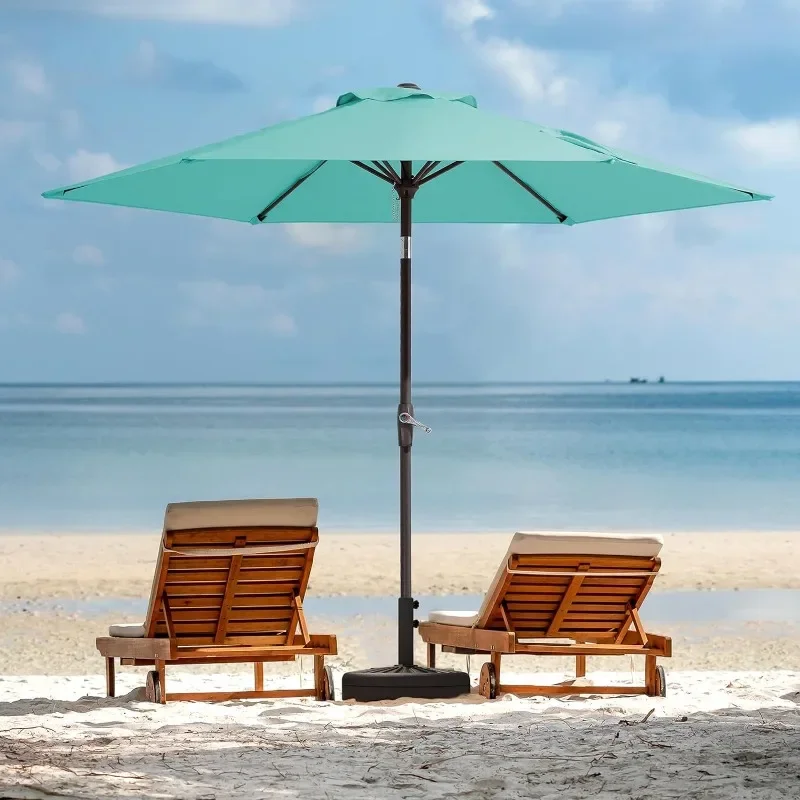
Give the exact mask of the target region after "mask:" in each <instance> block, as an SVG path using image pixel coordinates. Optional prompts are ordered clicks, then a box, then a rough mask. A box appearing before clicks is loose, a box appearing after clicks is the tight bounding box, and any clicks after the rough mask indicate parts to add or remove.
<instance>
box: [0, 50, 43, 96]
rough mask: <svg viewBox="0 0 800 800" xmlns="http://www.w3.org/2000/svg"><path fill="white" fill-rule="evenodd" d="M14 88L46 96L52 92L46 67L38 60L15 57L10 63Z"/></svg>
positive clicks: (25, 92) (9, 67)
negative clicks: (24, 59)
mask: <svg viewBox="0 0 800 800" xmlns="http://www.w3.org/2000/svg"><path fill="white" fill-rule="evenodd" d="M8 71H9V72H10V73H11V80H12V83H13V85H14V88H15V89H16V90H17V91H18V92H21V93H23V94H32V95H35V96H36V97H46V96H47V95H48V94H50V83H49V81H48V80H47V74H46V73H45V71H44V67H43V66H42V65H41V64H39V63H38V62H36V61H23V60H21V59H15V60H13V61H11V62H10V63H9V64H8Z"/></svg>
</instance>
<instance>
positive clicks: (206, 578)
mask: <svg viewBox="0 0 800 800" xmlns="http://www.w3.org/2000/svg"><path fill="white" fill-rule="evenodd" d="M316 525H317V501H316V500H314V499H300V500H230V501H221V502H201V503H172V504H170V505H168V506H167V511H166V515H165V518H164V533H163V536H162V538H161V547H160V550H159V554H158V559H157V561H156V569H155V576H154V578H153V588H152V591H151V593H150V603H149V606H148V609H147V616H146V619H145V622H144V625H112V626H111V628H110V630H109V634H110V635H109V636H107V637H101V638H99V639H98V640H97V649H98V650H99V651H100V654H101V655H102V656H103V657H104V658H105V660H106V687H107V691H108V696H109V697H113V696H114V659H115V658H119V659H120V661H121V663H122V664H126V665H133V666H141V665H146V666H153V667H155V669H154V670H152V671H150V672H149V673H148V675H147V685H146V690H147V699H148V700H150V701H152V702H156V703H166V702H167V699H169V700H233V699H245V698H262V697H286V696H312V697H316V698H318V699H320V700H327V699H333V680H332V675H331V673H330V668H327V667H325V663H324V659H325V656H327V655H335V654H336V637H335V636H321V635H313V634H310V633H309V631H308V625H307V624H306V618H305V614H304V612H303V597H304V595H305V591H306V586H307V584H308V577H309V573H310V572H311V563H312V560H313V557H314V548H315V547H316V545H317V540H318V532H317V527H316ZM304 655H310V656H313V657H314V688H313V689H299V688H298V689H281V690H271V691H264V666H263V665H264V662H266V661H292V660H294V659H296V658H297V657H298V656H304ZM236 662H252V663H253V664H254V671H255V689H254V690H253V691H241V692H224V693H223V692H192V693H173V692H169V693H168V692H167V687H166V666H167V664H231V663H236Z"/></svg>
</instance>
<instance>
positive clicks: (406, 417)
mask: <svg viewBox="0 0 800 800" xmlns="http://www.w3.org/2000/svg"><path fill="white" fill-rule="evenodd" d="M398 419H399V420H400V422H402V423H403V425H411V426H412V427H414V428H422V430H424V431H425V433H430V432H431V429H430V428H429V427H428V426H427V425H423V424H422V423H421V422H420V421H419V420H416V419H414V417H412V416H411V414H409V413H408V412H407V411H403V412H402V413H401V414H400V416H399V417H398Z"/></svg>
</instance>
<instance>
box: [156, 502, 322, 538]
mask: <svg viewBox="0 0 800 800" xmlns="http://www.w3.org/2000/svg"><path fill="white" fill-rule="evenodd" d="M318 509H319V503H318V502H317V499H316V498H314V497H301V498H293V499H283V498H281V499H277V500H205V501H200V502H196V503H170V504H169V505H168V506H167V512H166V514H165V515H164V530H165V531H182V530H191V529H193V528H248V527H254V528H257V527H260V526H262V525H263V526H274V527H282V526H285V527H287V528H313V527H315V526H316V524H317V512H318Z"/></svg>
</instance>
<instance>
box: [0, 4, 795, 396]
mask: <svg viewBox="0 0 800 800" xmlns="http://www.w3.org/2000/svg"><path fill="white" fill-rule="evenodd" d="M798 37H800V0H505V1H504V2H500V0H381V2H375V0H338V2H334V0H0V185H1V186H2V191H1V192H0V382H15V381H20V382H39V381H43V382H50V381H58V382H84V381H89V382H106V381H109V382H111V381H115V382H116V381H154V382H161V381H175V382H217V381H219V382H224V381H235V382H259V383H261V382H265V383H271V382H279V383H283V382H302V383H308V382H361V381H375V382H391V381H394V380H396V376H397V373H398V352H397V351H398V288H399V282H398V264H397V257H398V252H399V247H398V244H397V236H398V232H397V230H396V228H395V227H393V226H390V225H374V226H367V225H364V226H312V225H288V226H261V227H253V226H249V225H242V224H236V223H227V222H221V221H215V220H209V219H200V218H191V217H183V216H180V215H174V214H158V213H155V212H148V211H137V210H130V209H119V208H109V207H102V206H94V205H90V204H81V203H62V202H58V201H52V200H44V199H42V198H41V197H40V194H41V192H42V191H44V190H46V189H50V188H53V187H56V186H61V185H64V184H67V183H71V182H74V181H79V180H83V179H85V178H88V177H93V176H96V175H100V174H103V173H107V172H110V171H113V170H115V169H118V168H121V167H123V166H127V165H131V164H136V163H139V162H142V161H146V160H149V159H153V158H156V157H160V156H165V155H169V154H171V153H175V152H179V151H182V150H185V149H188V148H190V147H194V146H198V145H202V144H206V143H208V142H212V141H217V140H220V139H224V138H226V137H228V136H232V135H235V134H238V133H243V132H246V131H250V130H253V129H256V128H260V127H264V126H265V125H269V124H271V123H274V122H278V121H280V120H284V119H289V118H293V117H297V116H302V115H305V114H309V113H313V112H315V111H319V110H322V109H325V108H328V107H330V106H331V105H333V104H334V103H335V100H336V97H337V96H338V95H339V94H342V93H344V92H347V91H349V90H351V89H356V88H364V87H372V86H393V85H395V84H397V83H399V82H403V81H413V82H416V83H418V84H419V85H421V86H423V87H425V88H430V89H432V90H435V91H442V92H466V93H471V94H474V95H475V96H476V97H477V99H478V103H479V106H480V107H481V108H487V109H491V110H493V111H498V112H500V113H505V114H508V115H511V116H515V117H521V118H524V119H530V120H534V121H536V122H540V123H543V124H546V125H550V126H553V127H558V128H564V129H568V130H571V131H575V132H577V133H580V134H583V135H586V136H590V137H592V138H595V139H597V140H599V141H601V142H603V143H605V144H607V145H610V146H613V147H620V148H623V149H626V150H629V151H632V152H634V153H639V154H642V155H645V156H649V157H651V158H654V159H657V160H660V161H662V162H666V163H669V164H673V165H675V166H680V167H683V168H686V169H690V170H693V171H696V172H701V173H703V174H706V175H709V176H711V177H714V178H719V179H721V180H724V181H727V182H729V183H734V184H737V185H742V186H745V187H747V188H751V189H754V190H757V191H760V192H765V193H769V194H774V195H775V199H774V200H772V201H771V202H769V203H753V204H749V203H748V204H741V205H735V206H728V207H722V208H717V209H705V210H695V211H687V212H677V213H669V214H660V215H653V216H648V217H637V218H631V219H627V220H616V221H613V222H603V223H590V224H587V225H581V226H575V227H570V228H566V227H565V228H560V227H556V226H527V227H526V226H508V225H505V226H466V225H463V226H462V225H450V226H436V225H418V226H416V227H415V230H414V240H415V241H414V303H415V305H414V325H415V331H414V371H415V373H414V374H415V378H416V379H418V380H420V381H447V382H450V381H454V382H460V381H463V382H472V381H562V380H569V381H572V380H604V379H622V380H626V379H627V378H628V377H629V376H632V375H637V376H639V375H641V376H647V377H651V378H652V377H657V376H658V375H665V376H666V377H667V379H668V380H791V379H800V225H799V224H798V212H800V197H798V188H800V94H799V93H798V91H797V82H798V76H800V50H798V48H797V45H796V43H797V41H798Z"/></svg>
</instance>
